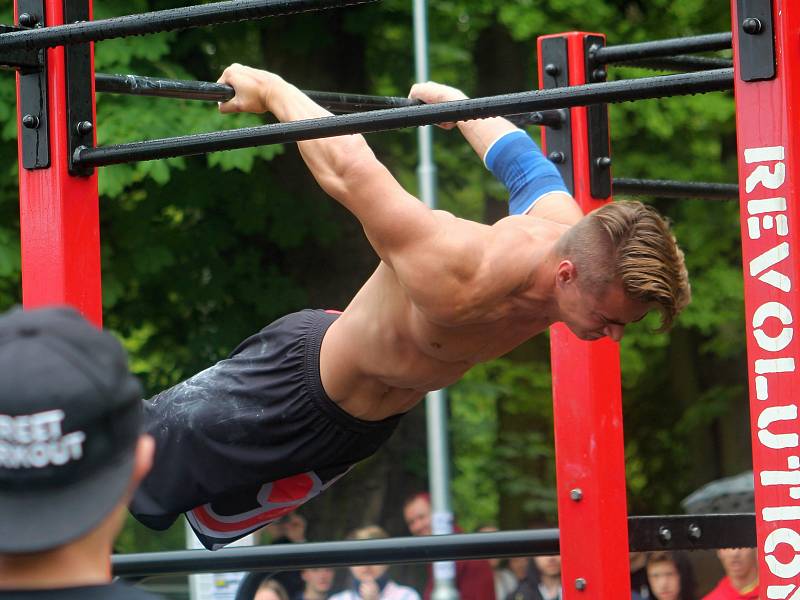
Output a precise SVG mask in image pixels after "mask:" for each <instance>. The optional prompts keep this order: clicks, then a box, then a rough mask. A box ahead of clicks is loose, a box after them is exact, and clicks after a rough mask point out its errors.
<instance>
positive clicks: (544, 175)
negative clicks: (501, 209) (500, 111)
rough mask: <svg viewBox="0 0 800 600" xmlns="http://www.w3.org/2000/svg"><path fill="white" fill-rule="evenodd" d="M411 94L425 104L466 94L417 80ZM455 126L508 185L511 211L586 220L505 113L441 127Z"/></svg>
mask: <svg viewBox="0 0 800 600" xmlns="http://www.w3.org/2000/svg"><path fill="white" fill-rule="evenodd" d="M409 96H411V97H412V98H418V99H419V100H422V101H423V102H426V103H436V102H448V101H452V100H463V99H464V98H466V96H465V95H464V93H463V92H461V91H460V90H457V89H455V88H452V87H449V86H446V85H442V84H439V83H434V82H428V83H419V84H416V85H415V86H413V87H412V88H411V93H410V94H409ZM456 125H457V126H458V129H459V130H460V131H461V133H462V134H463V135H464V137H465V138H466V140H467V141H468V142H469V144H470V145H471V146H472V148H473V150H475V152H476V153H477V154H478V156H479V157H480V158H481V160H483V162H484V164H485V165H486V167H487V168H488V169H489V170H490V171H491V172H492V174H493V175H494V176H495V177H497V179H499V180H500V181H501V182H502V183H503V184H504V185H505V186H506V188H507V189H508V191H509V194H510V198H509V213H510V214H530V215H533V216H535V217H539V218H541V219H547V220H550V221H556V222H558V223H564V224H566V225H572V224H574V223H576V222H577V221H578V220H580V219H581V217H582V216H583V213H582V212H581V210H580V208H579V207H578V205H577V203H576V202H575V200H573V198H572V196H570V194H569V193H568V191H567V188H566V186H565V185H564V182H563V180H562V179H561V175H560V174H559V173H558V170H557V169H556V168H555V166H554V165H553V164H552V163H551V162H550V161H549V160H548V159H547V158H546V157H544V156H543V155H542V152H541V150H539V147H538V146H537V145H536V142H534V141H533V140H532V139H531V138H530V137H529V136H528V134H527V133H525V132H524V131H523V130H521V129H519V128H518V127H516V126H515V125H513V124H512V123H511V122H510V121H508V120H506V119H504V118H502V117H492V118H488V119H476V120H471V121H459V122H458V123H457V124H456V123H444V124H442V125H441V126H442V127H443V128H445V129H451V128H452V127H454V126H456Z"/></svg>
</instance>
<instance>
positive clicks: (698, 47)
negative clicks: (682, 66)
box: [591, 32, 733, 64]
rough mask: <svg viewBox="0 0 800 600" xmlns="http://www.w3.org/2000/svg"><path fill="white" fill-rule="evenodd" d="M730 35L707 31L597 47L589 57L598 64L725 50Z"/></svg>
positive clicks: (728, 33) (727, 47)
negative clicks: (677, 36) (699, 33)
mask: <svg viewBox="0 0 800 600" xmlns="http://www.w3.org/2000/svg"><path fill="white" fill-rule="evenodd" d="M732 37H733V36H732V35H731V33H730V32H723V33H709V34H706V35H696V36H690V37H682V38H670V39H666V40H655V41H652V42H641V43H637V44H620V45H617V46H606V47H604V48H601V47H598V48H597V49H595V50H594V51H593V52H592V53H591V59H592V60H593V61H594V62H596V63H598V64H608V63H618V62H626V61H631V60H639V59H642V58H659V57H664V56H674V55H676V54H686V53H691V52H709V51H714V50H726V49H730V47H731V39H732Z"/></svg>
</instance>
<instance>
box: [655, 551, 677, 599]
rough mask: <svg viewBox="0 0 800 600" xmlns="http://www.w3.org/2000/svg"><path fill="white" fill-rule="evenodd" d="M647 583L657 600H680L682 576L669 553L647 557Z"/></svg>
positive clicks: (658, 553) (656, 553) (657, 553)
mask: <svg viewBox="0 0 800 600" xmlns="http://www.w3.org/2000/svg"><path fill="white" fill-rule="evenodd" d="M647 583H648V585H649V586H650V589H651V590H652V592H653V596H654V597H655V599H656V600H680V597H681V576H680V574H679V573H678V566H677V565H676V564H675V561H673V560H672V557H671V556H670V554H669V553H667V552H653V553H652V554H650V555H649V556H648V557H647Z"/></svg>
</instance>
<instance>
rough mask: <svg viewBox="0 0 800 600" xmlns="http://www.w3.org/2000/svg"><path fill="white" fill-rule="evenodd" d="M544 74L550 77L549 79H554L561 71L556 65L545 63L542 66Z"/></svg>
mask: <svg viewBox="0 0 800 600" xmlns="http://www.w3.org/2000/svg"><path fill="white" fill-rule="evenodd" d="M544 72H545V73H547V74H548V75H550V76H551V77H555V76H556V75H558V74H559V73H561V69H559V68H558V65H554V64H553V63H547V64H546V65H545V66H544Z"/></svg>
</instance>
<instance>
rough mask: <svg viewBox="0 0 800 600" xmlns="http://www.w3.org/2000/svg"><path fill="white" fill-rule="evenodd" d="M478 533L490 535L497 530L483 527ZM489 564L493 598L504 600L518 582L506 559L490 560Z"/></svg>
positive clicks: (487, 526) (488, 526) (489, 526)
mask: <svg viewBox="0 0 800 600" xmlns="http://www.w3.org/2000/svg"><path fill="white" fill-rule="evenodd" d="M478 531H479V532H481V533H492V532H495V531H499V530H498V529H497V527H495V526H494V525H484V526H483V527H481V528H479V529H478ZM489 564H490V565H491V567H492V571H493V572H494V596H495V598H497V600H505V598H506V597H507V596H508V595H509V594H510V593H511V592H513V591H514V590H515V589H516V588H517V585H519V581H518V580H517V578H516V577H515V576H514V573H512V572H511V570H510V569H509V568H508V559H504V558H490V559H489Z"/></svg>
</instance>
